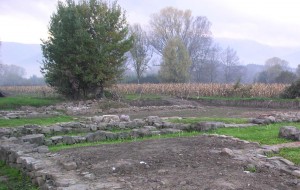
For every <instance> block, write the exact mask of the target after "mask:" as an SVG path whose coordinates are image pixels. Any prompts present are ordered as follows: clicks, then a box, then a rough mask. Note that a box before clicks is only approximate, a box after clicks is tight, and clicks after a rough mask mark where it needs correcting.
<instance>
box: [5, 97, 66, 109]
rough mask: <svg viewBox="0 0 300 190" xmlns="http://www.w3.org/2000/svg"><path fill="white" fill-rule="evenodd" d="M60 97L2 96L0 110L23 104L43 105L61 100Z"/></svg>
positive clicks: (18, 106) (15, 107) (14, 107)
mask: <svg viewBox="0 0 300 190" xmlns="http://www.w3.org/2000/svg"><path fill="white" fill-rule="evenodd" d="M61 101H62V99H59V98H38V97H27V96H18V97H4V98H0V110H14V109H17V108H20V107H21V106H33V107H42V106H49V105H53V104H56V103H58V102H61Z"/></svg>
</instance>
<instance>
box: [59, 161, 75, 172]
mask: <svg viewBox="0 0 300 190" xmlns="http://www.w3.org/2000/svg"><path fill="white" fill-rule="evenodd" d="M61 164H62V166H63V168H64V169H66V170H68V171H69V170H76V168H77V164H76V162H62V163H61Z"/></svg>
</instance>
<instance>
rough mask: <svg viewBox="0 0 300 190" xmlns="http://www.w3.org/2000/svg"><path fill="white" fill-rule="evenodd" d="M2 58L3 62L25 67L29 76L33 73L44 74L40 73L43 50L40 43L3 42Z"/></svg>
mask: <svg viewBox="0 0 300 190" xmlns="http://www.w3.org/2000/svg"><path fill="white" fill-rule="evenodd" d="M0 60H1V62H2V63H3V64H7V65H17V66H20V67H23V68H24V69H26V76H27V77H29V76H32V75H37V76H42V74H41V73H40V66H41V62H42V50H41V46H40V45H39V44H21V43H15V42H2V43H1V47H0Z"/></svg>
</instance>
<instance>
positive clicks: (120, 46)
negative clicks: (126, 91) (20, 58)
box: [42, 0, 132, 99]
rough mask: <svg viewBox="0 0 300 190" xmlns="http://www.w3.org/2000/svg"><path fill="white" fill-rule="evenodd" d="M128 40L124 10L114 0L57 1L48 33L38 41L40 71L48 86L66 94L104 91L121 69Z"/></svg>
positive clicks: (100, 93) (129, 41)
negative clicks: (41, 64) (41, 56)
mask: <svg viewBox="0 0 300 190" xmlns="http://www.w3.org/2000/svg"><path fill="white" fill-rule="evenodd" d="M131 45H132V39H131V37H129V36H128V25H127V22H126V18H125V15H124V12H123V11H122V9H121V7H120V6H118V5H117V3H116V2H113V3H107V2H105V1H101V0H82V1H80V2H79V3H76V2H75V1H74V0H67V1H66V3H64V2H62V1H59V2H58V6H57V12H56V13H54V14H53V15H52V17H51V21H50V25H49V38H48V39H46V40H43V41H42V50H43V55H44V60H43V67H42V72H43V73H44V76H45V80H46V82H47V83H48V84H49V85H50V86H52V87H54V88H55V89H56V90H57V91H58V92H59V93H61V94H63V95H65V96H67V97H69V98H74V99H77V98H82V97H86V96H87V95H88V94H89V93H92V94H95V95H96V97H102V96H103V92H104V91H103V90H104V87H106V86H109V85H110V84H112V83H114V82H115V81H116V80H117V79H118V78H119V77H120V75H121V74H122V72H123V63H124V61H125V59H126V57H125V56H124V54H125V53H126V52H127V51H129V49H130V48H131Z"/></svg>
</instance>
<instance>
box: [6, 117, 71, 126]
mask: <svg viewBox="0 0 300 190" xmlns="http://www.w3.org/2000/svg"><path fill="white" fill-rule="evenodd" d="M73 120H74V119H73V118H72V117H70V116H54V117H46V118H20V119H0V127H16V126H22V125H26V124H36V125H50V124H55V123H59V122H69V121H73Z"/></svg>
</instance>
